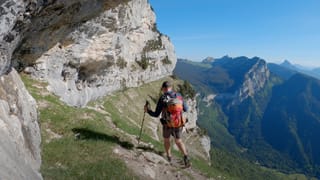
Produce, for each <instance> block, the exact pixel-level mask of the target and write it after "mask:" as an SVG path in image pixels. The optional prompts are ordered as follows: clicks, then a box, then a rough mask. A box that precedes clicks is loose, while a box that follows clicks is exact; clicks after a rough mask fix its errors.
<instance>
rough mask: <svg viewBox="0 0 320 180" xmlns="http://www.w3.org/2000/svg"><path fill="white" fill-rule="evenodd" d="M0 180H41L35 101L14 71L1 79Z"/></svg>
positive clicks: (38, 131) (38, 132) (39, 138)
mask: <svg viewBox="0 0 320 180" xmlns="http://www.w3.org/2000/svg"><path fill="white" fill-rule="evenodd" d="M0 134H1V138H0V162H1V167H0V179H41V175H40V174H39V172H38V171H39V170H40V164H41V156H40V140H41V137H40V130H39V125H38V122H37V110H36V102H35V100H34V99H33V98H32V97H31V96H30V95H29V93H28V92H27V91H26V89H25V86H24V84H23V83H22V81H21V80H20V77H19V75H18V74H17V72H16V71H15V70H12V71H11V72H10V73H8V74H7V75H2V76H1V77H0Z"/></svg>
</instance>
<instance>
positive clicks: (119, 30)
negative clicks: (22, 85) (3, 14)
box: [14, 0, 176, 106]
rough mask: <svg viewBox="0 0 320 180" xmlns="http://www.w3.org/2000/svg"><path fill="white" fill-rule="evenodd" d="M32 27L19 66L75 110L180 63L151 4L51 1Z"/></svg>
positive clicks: (20, 51) (143, 1) (138, 1)
mask: <svg viewBox="0 0 320 180" xmlns="http://www.w3.org/2000/svg"><path fill="white" fill-rule="evenodd" d="M31 22H32V25H33V27H31V28H30V29H29V30H28V31H26V32H29V33H28V35H26V36H25V37H24V39H23V42H22V43H21V44H20V46H19V48H17V50H16V51H15V53H14V59H15V63H14V64H15V66H16V68H18V69H21V70H24V71H25V72H27V73H30V74H32V75H33V76H34V77H36V78H38V79H42V80H44V81H47V82H48V83H49V85H48V89H49V90H50V91H52V92H54V93H55V94H56V95H58V96H60V97H61V100H63V101H64V102H66V103H67V104H69V105H72V106H84V105H86V103H87V102H89V101H90V100H94V99H96V98H98V97H100V96H103V95H106V94H108V93H110V92H112V91H115V90H119V89H122V88H126V87H135V86H139V85H141V84H143V83H146V82H150V81H154V80H156V79H159V78H161V77H164V76H167V75H170V74H171V73H172V70H173V68H174V66H175V63H176V56H175V53H174V48H173V45H172V44H171V43H170V41H169V39H168V37H167V36H165V35H162V34H161V33H159V32H158V30H157V27H156V23H155V14H154V12H153V10H152V8H151V7H150V4H149V3H148V1H147V0H135V1H125V0H122V1H111V0H104V1H102V0H100V1H94V2H91V1H85V0H81V1H63V0H61V1H52V2H51V3H46V5H45V6H43V7H42V9H40V10H39V11H38V12H37V13H35V14H34V16H33V17H32V19H31Z"/></svg>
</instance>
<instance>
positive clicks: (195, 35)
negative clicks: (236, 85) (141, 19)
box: [149, 0, 320, 66]
mask: <svg viewBox="0 0 320 180" xmlns="http://www.w3.org/2000/svg"><path fill="white" fill-rule="evenodd" d="M149 2H150V3H151V5H152V7H153V8H154V10H155V12H156V15H157V25H158V28H159V30H160V31H161V32H162V33H164V34H167V35H168V36H169V37H170V38H171V40H172V42H173V44H174V45H175V50H176V53H177V56H178V57H180V58H188V59H191V60H202V59H204V58H205V57H207V56H212V57H221V56H224V55H229V56H232V57H235V56H242V55H244V56H248V57H253V56H258V57H261V58H263V59H265V60H267V61H268V62H282V61H283V60H285V59H288V60H289V61H291V62H292V63H297V64H302V65H305V66H320V0H304V1H303V0H149Z"/></svg>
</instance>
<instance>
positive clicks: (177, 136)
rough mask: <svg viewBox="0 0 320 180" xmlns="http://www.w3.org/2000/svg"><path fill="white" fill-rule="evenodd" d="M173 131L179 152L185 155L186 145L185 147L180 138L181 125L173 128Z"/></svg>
mask: <svg viewBox="0 0 320 180" xmlns="http://www.w3.org/2000/svg"><path fill="white" fill-rule="evenodd" d="M173 133H174V140H175V143H176V145H177V146H178V148H179V150H180V152H181V153H182V154H183V155H185V156H186V155H188V153H187V150H186V147H185V145H184V143H183V142H182V139H181V134H182V127H180V128H176V129H174V132H173Z"/></svg>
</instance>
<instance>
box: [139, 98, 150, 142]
mask: <svg viewBox="0 0 320 180" xmlns="http://www.w3.org/2000/svg"><path fill="white" fill-rule="evenodd" d="M145 106H149V101H146V104H145ZM145 116H146V112H144V113H143V118H142V122H141V128H140V133H139V137H138V146H139V143H140V138H141V133H142V128H143V122H144V118H145Z"/></svg>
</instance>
